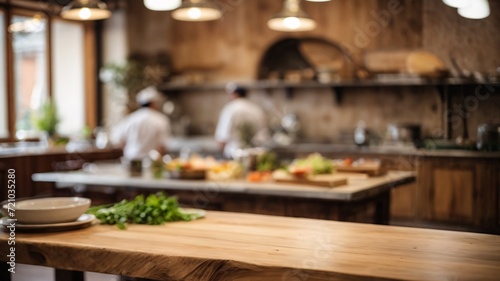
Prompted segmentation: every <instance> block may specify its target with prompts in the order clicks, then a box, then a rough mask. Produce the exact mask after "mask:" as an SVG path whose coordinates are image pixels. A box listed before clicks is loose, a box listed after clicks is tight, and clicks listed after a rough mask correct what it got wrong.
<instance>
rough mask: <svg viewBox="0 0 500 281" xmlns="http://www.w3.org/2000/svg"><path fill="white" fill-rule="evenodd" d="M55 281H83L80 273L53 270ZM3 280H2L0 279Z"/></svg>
mask: <svg viewBox="0 0 500 281" xmlns="http://www.w3.org/2000/svg"><path fill="white" fill-rule="evenodd" d="M55 271H56V281H84V279H85V278H84V275H83V272H82V271H73V270H62V269H55ZM2 280H3V279H2Z"/></svg>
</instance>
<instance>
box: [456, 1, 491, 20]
mask: <svg viewBox="0 0 500 281" xmlns="http://www.w3.org/2000/svg"><path fill="white" fill-rule="evenodd" d="M458 14H459V15H461V16H462V17H464V18H468V19H484V18H486V17H488V16H489V15H490V4H489V3H488V0H474V1H472V2H471V3H470V5H469V6H466V7H463V8H458Z"/></svg>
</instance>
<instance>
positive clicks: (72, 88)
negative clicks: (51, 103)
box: [51, 20, 85, 135]
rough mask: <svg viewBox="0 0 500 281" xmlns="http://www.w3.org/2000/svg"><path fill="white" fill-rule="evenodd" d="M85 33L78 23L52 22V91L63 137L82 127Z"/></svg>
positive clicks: (59, 128)
mask: <svg viewBox="0 0 500 281" xmlns="http://www.w3.org/2000/svg"><path fill="white" fill-rule="evenodd" d="M84 33H85V30H84V27H83V26H82V24H80V23H75V22H68V21H62V20H55V21H53V22H52V41H51V42H52V74H53V79H52V83H53V86H52V88H53V97H54V100H55V102H56V106H57V111H58V115H59V118H60V120H61V123H60V124H59V127H58V132H59V133H60V134H63V135H71V134H75V133H78V132H81V131H82V129H83V128H84V127H85V75H84V73H85V64H84V57H83V54H84ZM69 66H70V67H69Z"/></svg>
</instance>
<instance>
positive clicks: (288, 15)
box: [267, 0, 316, 32]
mask: <svg viewBox="0 0 500 281" xmlns="http://www.w3.org/2000/svg"><path fill="white" fill-rule="evenodd" d="M267 26H268V27H269V28H270V29H272V30H276V31H285V32H293V31H309V30H313V29H315V28H316V22H315V21H314V20H313V19H311V18H310V17H309V16H308V15H307V14H306V13H305V12H304V11H302V9H301V8H300V0H285V2H284V6H283V10H282V11H281V12H280V13H279V14H277V15H275V16H274V17H272V18H271V19H270V20H269V21H268V22H267Z"/></svg>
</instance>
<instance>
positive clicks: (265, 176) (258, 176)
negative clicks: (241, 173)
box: [247, 171, 272, 182]
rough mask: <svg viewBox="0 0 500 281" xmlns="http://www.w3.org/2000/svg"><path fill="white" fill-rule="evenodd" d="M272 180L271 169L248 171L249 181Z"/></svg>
mask: <svg viewBox="0 0 500 281" xmlns="http://www.w3.org/2000/svg"><path fill="white" fill-rule="evenodd" d="M270 180H272V172H271V171H253V172H248V174H247V181H248V182H264V181H270Z"/></svg>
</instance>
